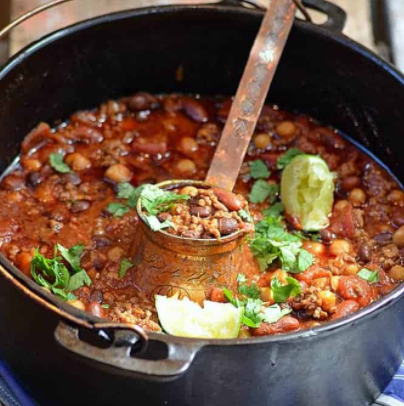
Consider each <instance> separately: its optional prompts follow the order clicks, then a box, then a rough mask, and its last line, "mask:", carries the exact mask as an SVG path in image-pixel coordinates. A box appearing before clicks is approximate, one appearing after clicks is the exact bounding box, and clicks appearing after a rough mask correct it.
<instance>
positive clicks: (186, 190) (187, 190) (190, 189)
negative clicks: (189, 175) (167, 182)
mask: <svg viewBox="0 0 404 406" xmlns="http://www.w3.org/2000/svg"><path fill="white" fill-rule="evenodd" d="M180 194H181V195H188V196H191V197H195V196H196V195H197V194H198V189H197V188H196V187H194V186H185V187H183V188H182V189H181V190H180Z"/></svg>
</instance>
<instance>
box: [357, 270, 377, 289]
mask: <svg viewBox="0 0 404 406" xmlns="http://www.w3.org/2000/svg"><path fill="white" fill-rule="evenodd" d="M357 275H358V276H359V277H360V278H362V279H363V280H365V281H366V282H368V283H370V284H371V285H372V284H374V283H377V282H379V271H378V270H376V271H370V270H369V269H367V268H362V269H361V270H360V271H359V272H358V273H357Z"/></svg>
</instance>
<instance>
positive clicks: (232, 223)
mask: <svg viewBox="0 0 404 406" xmlns="http://www.w3.org/2000/svg"><path fill="white" fill-rule="evenodd" d="M237 230H238V222H237V220H236V219H233V218H227V217H223V218H221V219H219V231H220V234H221V235H229V234H233V233H235V232H236V231H237Z"/></svg>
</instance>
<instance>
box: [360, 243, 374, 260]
mask: <svg viewBox="0 0 404 406" xmlns="http://www.w3.org/2000/svg"><path fill="white" fill-rule="evenodd" d="M358 255H359V258H360V259H361V260H362V261H363V262H369V261H370V260H371V259H372V247H371V246H370V244H368V243H367V242H363V243H362V244H361V245H360V246H359V250H358Z"/></svg>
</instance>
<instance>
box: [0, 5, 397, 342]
mask: <svg viewBox="0 0 404 406" xmlns="http://www.w3.org/2000/svg"><path fill="white" fill-rule="evenodd" d="M189 11H200V12H206V13H218V12H219V13H227V14H229V12H230V11H231V12H232V13H237V14H242V15H247V16H253V17H260V16H262V11H260V10H255V9H248V8H244V7H240V8H238V7H232V8H229V7H228V6H225V5H221V4H220V3H218V4H197V5H168V6H152V7H145V8H140V9H129V10H124V11H119V12H114V13H109V14H106V15H102V16H99V17H94V18H91V19H87V20H85V21H81V22H78V23H75V24H73V25H70V26H68V27H65V28H62V29H59V30H57V31H55V32H52V33H50V34H48V35H46V36H44V37H43V38H40V39H38V40H36V41H34V42H33V43H31V44H29V45H28V46H26V47H25V48H24V49H22V50H21V51H19V52H18V53H17V54H16V55H14V56H13V57H12V58H11V59H10V60H9V61H8V62H7V63H6V65H5V66H3V67H2V68H1V69H0V81H1V80H3V79H4V78H5V77H6V76H7V75H8V73H10V72H11V71H12V70H13V69H14V68H15V67H16V66H18V65H19V64H20V63H22V62H23V61H24V60H25V59H26V58H28V57H29V56H31V55H32V54H34V53H35V52H36V51H38V50H40V49H42V48H44V47H46V46H48V45H50V44H53V43H54V42H56V41H58V40H59V39H60V38H63V37H66V36H69V35H71V34H76V33H79V32H81V31H84V30H86V29H90V28H92V27H94V26H97V25H101V24H108V23H111V22H116V21H119V20H123V19H129V18H135V17H137V18H139V17H142V16H146V15H150V14H159V13H174V14H178V13H183V12H189ZM294 26H295V27H298V28H299V29H302V30H305V31H308V32H310V33H311V34H315V35H321V36H323V37H325V38H326V39H327V40H328V41H331V42H336V43H338V44H340V45H342V46H344V47H345V48H347V49H349V50H350V51H353V52H355V53H357V54H359V55H360V56H361V57H362V58H365V59H367V60H369V61H370V62H373V63H374V64H376V65H377V66H378V67H379V68H380V69H383V70H384V71H386V72H387V73H388V74H390V75H391V76H393V77H394V78H395V79H396V80H397V81H398V82H400V83H401V85H402V86H404V75H403V74H402V73H400V72H399V71H398V70H397V69H396V68H395V67H394V66H393V65H391V64H390V63H388V62H386V61H384V60H382V59H381V58H380V57H379V56H377V55H376V54H375V53H374V52H373V51H371V50H369V49H367V48H365V47H364V46H362V45H361V44H359V43H357V42H355V41H354V40H352V39H350V38H348V37H346V36H345V35H343V34H342V33H336V32H334V31H330V30H328V29H327V28H324V27H321V26H318V25H314V24H312V23H308V22H306V21H303V20H299V19H296V20H295V22H294ZM17 160H18V158H17ZM379 162H380V161H379ZM7 172H8V171H7V170H6V171H4V173H3V174H2V175H1V177H0V178H2V177H3V176H5V175H6V174H7ZM0 274H3V276H4V277H5V278H6V279H8V280H9V281H11V282H12V283H13V284H14V285H15V286H16V287H17V288H18V289H19V290H21V291H22V292H23V293H24V294H26V295H28V296H30V297H31V298H32V299H33V300H35V301H36V302H37V303H39V304H41V305H42V306H44V307H47V308H48V310H50V311H52V312H54V313H56V314H58V315H59V316H60V317H62V318H64V319H67V320H69V321H72V322H74V323H76V324H78V325H80V326H83V327H86V328H94V327H95V325H96V324H99V323H100V322H101V321H103V320H101V319H99V318H97V317H95V316H92V315H90V314H89V313H86V312H84V311H80V310H78V309H76V308H74V307H73V306H71V305H68V304H67V303H66V302H64V301H62V300H61V299H58V298H57V297H56V296H54V295H52V294H51V293H50V292H47V291H46V290H45V289H43V288H41V287H40V286H39V285H37V284H36V283H35V282H34V281H33V280H31V279H30V278H28V277H27V276H26V275H24V274H23V273H22V272H21V271H20V270H19V269H18V268H17V267H15V266H14V265H13V264H12V263H11V262H10V261H9V260H7V259H6V258H5V256H4V255H3V254H1V253H0ZM403 294H404V283H403V284H402V285H400V286H398V287H397V288H395V289H394V290H393V291H391V292H390V293H389V294H387V295H386V296H384V297H383V298H381V299H379V300H378V301H376V302H374V303H372V304H371V305H369V306H367V307H365V308H363V309H361V310H359V311H358V312H355V313H353V314H352V315H350V316H347V317H344V318H342V319H339V320H336V321H333V322H329V323H325V324H323V325H320V326H317V327H314V328H311V329H307V330H301V331H298V332H294V333H285V334H281V335H275V336H264V337H252V338H247V339H226V340H219V339H199V338H184V337H175V336H169V335H165V334H160V333H153V332H147V335H148V337H149V339H150V340H156V341H163V342H166V343H173V344H174V343H176V344H184V345H186V344H189V345H190V346H193V347H195V345H196V346H198V347H204V346H208V345H215V346H217V345H225V346H228V345H252V344H266V343H278V342H279V343H280V342H284V341H289V340H297V339H310V338H311V337H315V336H318V335H320V334H322V335H329V334H333V333H334V332H336V331H339V330H341V329H343V328H347V327H349V326H351V325H353V324H356V323H358V322H365V321H366V320H367V318H369V317H372V315H376V314H378V313H379V312H381V311H384V310H386V309H388V308H389V307H390V306H392V305H393V304H394V303H395V302H396V301H398V300H399V299H401V298H402V296H403Z"/></svg>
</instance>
